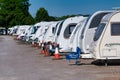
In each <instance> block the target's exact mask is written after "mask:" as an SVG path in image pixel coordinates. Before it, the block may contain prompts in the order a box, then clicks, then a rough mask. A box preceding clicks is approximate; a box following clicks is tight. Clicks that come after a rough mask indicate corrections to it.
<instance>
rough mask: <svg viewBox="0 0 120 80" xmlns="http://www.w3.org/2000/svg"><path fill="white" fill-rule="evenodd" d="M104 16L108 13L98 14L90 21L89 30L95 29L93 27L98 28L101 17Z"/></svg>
mask: <svg viewBox="0 0 120 80" xmlns="http://www.w3.org/2000/svg"><path fill="white" fill-rule="evenodd" d="M106 14H108V12H107V13H100V14H98V15H96V16H95V17H94V18H93V19H92V21H91V24H90V27H89V28H95V27H98V26H99V24H100V21H101V19H102V18H103V16H104V15H106Z"/></svg>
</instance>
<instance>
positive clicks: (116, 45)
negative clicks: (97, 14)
mask: <svg viewBox="0 0 120 80" xmlns="http://www.w3.org/2000/svg"><path fill="white" fill-rule="evenodd" d="M91 53H92V54H93V58H95V59H120V12H114V13H111V14H108V15H106V16H105V17H104V18H103V19H102V21H101V23H100V25H99V27H98V28H97V31H96V33H95V36H94V42H93V43H92V44H91Z"/></svg>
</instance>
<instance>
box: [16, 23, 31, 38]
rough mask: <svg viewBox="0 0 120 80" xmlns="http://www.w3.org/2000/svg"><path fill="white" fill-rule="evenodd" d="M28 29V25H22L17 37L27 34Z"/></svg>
mask: <svg viewBox="0 0 120 80" xmlns="http://www.w3.org/2000/svg"><path fill="white" fill-rule="evenodd" d="M27 28H29V26H28V25H20V26H19V27H18V30H17V33H16V35H17V36H19V35H20V34H22V33H23V32H25V30H26V29H27Z"/></svg>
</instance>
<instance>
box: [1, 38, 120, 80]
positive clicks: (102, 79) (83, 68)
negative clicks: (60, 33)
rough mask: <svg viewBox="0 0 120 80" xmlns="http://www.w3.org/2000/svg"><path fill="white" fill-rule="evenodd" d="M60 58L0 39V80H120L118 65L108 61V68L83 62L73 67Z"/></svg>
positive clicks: (9, 40)
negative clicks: (47, 55) (46, 55)
mask: <svg viewBox="0 0 120 80" xmlns="http://www.w3.org/2000/svg"><path fill="white" fill-rule="evenodd" d="M61 57H62V58H63V59H61V60H53V56H50V57H44V55H42V54H40V49H38V48H36V47H32V46H31V45H28V44H24V43H21V42H20V41H17V40H14V39H13V37H11V36H0V80H120V62H119V61H109V64H108V67H106V66H104V65H103V63H101V64H98V63H97V61H94V60H90V59H89V60H88V59H86V60H84V59H82V60H81V63H82V64H80V65H74V63H75V61H71V62H69V61H66V60H65V58H64V56H61ZM91 63H94V64H91Z"/></svg>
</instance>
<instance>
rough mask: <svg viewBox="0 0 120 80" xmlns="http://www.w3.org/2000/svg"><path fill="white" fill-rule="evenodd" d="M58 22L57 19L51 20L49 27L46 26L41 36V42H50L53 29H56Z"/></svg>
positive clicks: (53, 32)
mask: <svg viewBox="0 0 120 80" xmlns="http://www.w3.org/2000/svg"><path fill="white" fill-rule="evenodd" d="M58 24H59V21H57V22H53V23H52V24H51V25H50V27H49V28H48V30H47V31H46V33H45V35H44V37H43V42H52V41H53V37H54V34H55V30H56V28H57V25H58Z"/></svg>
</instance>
